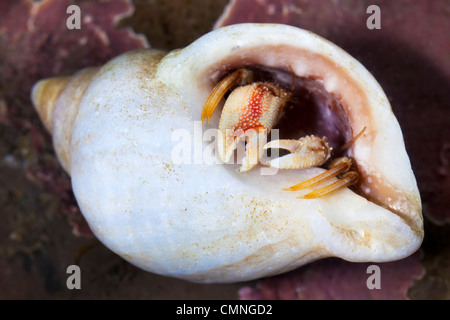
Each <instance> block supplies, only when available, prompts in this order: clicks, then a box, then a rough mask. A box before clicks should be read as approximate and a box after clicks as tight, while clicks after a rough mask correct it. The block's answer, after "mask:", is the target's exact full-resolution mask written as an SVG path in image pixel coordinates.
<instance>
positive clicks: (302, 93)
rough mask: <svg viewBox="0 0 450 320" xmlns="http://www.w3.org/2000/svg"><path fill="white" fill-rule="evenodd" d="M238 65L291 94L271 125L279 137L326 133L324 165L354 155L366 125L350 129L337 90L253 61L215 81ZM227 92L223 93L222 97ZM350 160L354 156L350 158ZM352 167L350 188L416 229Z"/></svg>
mask: <svg viewBox="0 0 450 320" xmlns="http://www.w3.org/2000/svg"><path fill="white" fill-rule="evenodd" d="M239 68H246V69H249V70H251V71H252V72H253V74H254V75H253V78H252V81H253V82H271V83H275V84H277V85H279V86H281V87H282V88H283V89H285V90H287V91H289V92H290V93H292V98H291V99H290V101H289V102H288V103H287V104H286V106H285V107H284V109H283V112H282V114H281V115H280V118H279V120H278V122H277V123H276V125H275V127H274V129H278V130H279V138H280V139H299V138H301V137H304V136H307V135H315V136H318V137H326V138H327V140H328V141H329V144H330V146H331V147H332V148H333V150H334V152H333V153H332V156H331V158H330V160H329V161H327V162H326V163H324V164H323V166H321V167H323V168H325V167H326V166H327V164H329V163H330V162H331V161H333V160H334V159H335V158H336V157H339V156H347V157H350V158H353V146H352V144H353V143H354V142H355V140H357V138H359V136H360V133H361V135H363V134H364V132H365V131H366V129H367V125H366V124H364V126H363V128H364V129H363V130H362V131H359V132H354V131H353V130H352V125H351V120H350V118H349V116H348V114H347V112H346V106H345V105H344V102H343V101H342V100H341V99H340V97H339V96H338V95H337V94H335V93H330V92H328V91H327V90H326V89H325V87H324V84H323V79H321V78H319V77H314V76H308V77H299V76H297V75H295V74H293V70H292V68H291V67H290V66H288V68H286V70H282V69H277V68H270V67H266V66H261V65H253V64H252V65H244V66H237V67H236V66H234V67H233V68H229V69H226V70H222V71H221V72H220V73H219V76H218V73H215V74H214V79H215V81H216V82H217V81H219V80H220V79H221V78H223V77H225V76H226V75H228V74H230V73H232V72H234V71H235V70H237V69H239ZM217 79H219V80H217ZM231 91H232V90H230V92H231ZM228 94H229V93H228ZM228 94H226V95H225V97H224V98H225V99H226V98H227V96H228ZM222 107H223V103H222V106H220V107H218V108H217V111H216V112H218V113H220V112H221V109H222ZM368 125H370V124H368ZM355 137H357V138H355ZM270 140H271V136H270V133H269V137H268V141H270ZM282 155H284V152H283V151H282V150H281V151H280V156H282ZM353 160H355V159H354V158H353ZM351 170H352V171H355V172H357V173H358V175H359V180H358V182H357V183H356V184H355V185H352V186H350V187H349V188H350V189H351V190H352V191H353V192H355V193H356V194H358V195H360V196H361V197H363V198H365V199H367V200H368V201H370V202H373V203H375V204H376V205H379V206H382V207H384V208H385V209H387V210H389V211H391V212H392V213H394V214H396V215H398V216H399V217H401V218H402V219H403V220H404V221H405V222H406V223H407V224H408V225H410V226H411V227H412V228H413V229H417V232H419V229H420V228H416V222H415V221H412V220H411V218H410V217H409V215H408V213H405V212H404V210H402V209H401V208H400V209H399V208H397V207H396V206H395V205H391V204H390V203H387V202H385V201H383V197H384V198H388V197H385V192H386V191H383V190H371V192H366V190H365V186H366V185H367V182H368V181H372V180H373V179H375V178H374V177H372V176H371V175H370V173H368V172H366V171H365V170H364V168H362V167H361V166H359V165H358V163H357V161H354V162H353V165H352V168H351ZM382 184H383V182H379V185H382ZM402 200H403V199H402ZM408 200H409V199H408ZM419 233H420V232H419Z"/></svg>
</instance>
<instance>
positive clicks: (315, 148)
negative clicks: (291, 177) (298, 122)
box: [264, 136, 332, 169]
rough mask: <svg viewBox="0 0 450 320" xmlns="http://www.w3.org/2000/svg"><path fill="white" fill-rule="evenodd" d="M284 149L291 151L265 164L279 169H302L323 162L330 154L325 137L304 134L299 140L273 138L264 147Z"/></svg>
mask: <svg viewBox="0 0 450 320" xmlns="http://www.w3.org/2000/svg"><path fill="white" fill-rule="evenodd" d="M269 148H278V149H285V150H288V151H290V152H291V153H290V154H288V155H285V156H282V157H279V158H276V159H273V160H270V161H268V162H267V163H266V165H268V166H270V167H274V168H279V169H303V168H309V167H317V166H320V165H322V164H324V163H325V162H326V161H327V160H328V159H329V158H330V155H331V150H332V149H331V148H330V146H329V145H328V142H327V140H326V138H325V137H324V138H319V137H316V136H306V137H303V138H301V139H299V140H273V141H270V142H269V143H267V144H266V145H265V146H264V149H269Z"/></svg>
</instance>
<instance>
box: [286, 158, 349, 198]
mask: <svg viewBox="0 0 450 320" xmlns="http://www.w3.org/2000/svg"><path fill="white" fill-rule="evenodd" d="M351 165H352V161H351V160H350V159H349V158H346V157H344V158H338V159H336V160H335V161H333V163H332V164H331V168H330V169H329V170H327V171H325V172H323V173H321V174H319V175H318V176H315V177H313V178H311V179H308V180H305V181H303V182H300V183H299V184H296V185H295V186H292V187H289V188H285V189H283V190H287V191H297V190H301V189H305V188H308V187H312V186H314V185H316V184H319V183H321V182H323V181H327V180H329V179H331V178H333V177H336V176H337V175H339V174H341V173H344V172H347V171H348V170H349V169H350V167H351Z"/></svg>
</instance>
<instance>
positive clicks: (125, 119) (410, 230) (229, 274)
mask: <svg viewBox="0 0 450 320" xmlns="http://www.w3.org/2000/svg"><path fill="white" fill-rule="evenodd" d="M32 100H33V103H34V105H35V107H36V109H37V111H38V113H39V115H40V117H41V119H42V121H43V123H44V125H45V126H46V127H47V128H48V130H49V131H50V132H51V134H52V137H53V143H54V147H55V152H56V154H57V156H58V158H59V160H60V162H61V165H62V166H63V168H64V169H65V170H66V171H67V172H68V173H69V174H70V176H71V180H72V187H73V191H74V194H75V197H76V199H77V202H78V204H79V207H80V209H81V211H82V213H83V215H84V217H85V218H86V220H87V222H88V223H89V225H90V227H91V229H92V231H93V232H94V234H95V235H96V236H97V237H98V239H99V240H101V241H102V242H103V243H104V244H105V245H106V246H107V247H108V248H110V249H111V250H113V251H114V252H116V253H117V254H118V255H120V256H121V257H123V258H124V259H126V260H127V261H129V262H130V263H132V264H134V265H136V266H138V267H140V268H143V269H145V270H148V271H151V272H154V273H158V274H163V275H167V276H172V277H177V278H182V279H186V280H190V281H196V282H236V281H244V280H250V279H256V278H261V277H266V276H270V275H275V274H279V273H282V272H286V271H289V270H292V269H294V268H297V267H299V266H301V265H304V264H306V263H308V262H311V261H314V260H317V259H321V258H325V257H339V258H342V259H345V260H348V261H353V262H362V261H371V262H384V261H393V260H397V259H402V258H404V257H406V256H408V255H410V254H412V253H413V252H414V251H416V250H417V249H418V248H419V246H420V244H421V242H422V239H423V222H422V215H421V201H420V195H419V192H418V189H417V184H416V181H415V178H414V174H413V172H412V170H411V165H410V162H409V159H408V156H407V153H406V150H405V146H404V142H403V137H402V132H401V130H400V126H399V124H398V122H397V120H396V118H395V116H394V114H393V112H392V110H391V108H390V105H389V102H388V99H387V98H386V95H385V94H384V92H383V90H382V89H381V87H380V85H379V84H378V83H377V82H376V80H375V79H374V78H373V77H372V75H371V74H370V73H369V72H368V71H367V70H366V69H365V68H364V67H363V66H362V65H361V64H360V63H359V62H358V61H356V60H355V59H354V58H352V57H351V56H350V55H348V54H347V53H346V52H344V51H343V50H342V49H340V48H338V47H337V46H336V45H334V44H332V43H330V42H329V41H327V40H325V39H323V38H321V37H319V36H317V35H315V34H313V33H311V32H308V31H306V30H302V29H298V28H294V27H289V26H285V25H274V24H239V25H233V26H228V27H224V28H219V29H217V30H214V31H212V32H210V33H208V34H206V35H204V36H202V37H201V38H199V39H198V40H196V41H195V42H193V43H192V44H191V45H189V46H188V47H186V48H184V49H180V50H175V51H172V52H170V53H167V52H163V51H159V50H155V49H145V50H137V51H131V52H128V53H125V54H123V55H121V56H119V57H116V58H114V59H113V60H111V61H110V62H108V63H106V64H105V65H104V66H101V67H93V68H88V69H85V70H81V71H79V72H78V73H76V74H74V75H73V76H71V77H56V78H50V79H44V80H41V81H39V82H38V83H37V84H36V85H35V86H34V88H33V92H32ZM253 102H254V103H253ZM266 109H267V110H266ZM269 109H270V110H269ZM202 120H203V121H202ZM208 130H217V132H218V135H217V137H215V136H211V135H207V134H206V133H207V131H208ZM227 131H229V135H228V136H227ZM277 132H278V136H276V133H277ZM240 145H244V147H245V148H244V151H245V152H244V153H243V154H242V155H241V158H240V160H241V161H240V163H238V161H236V162H233V161H228V160H229V158H230V157H231V158H233V159H234V158H235V157H236V158H237V157H239V155H238V153H235V152H234V148H235V147H236V148H238V147H239V146H240ZM211 146H212V147H213V148H210V147H211ZM284 149H286V150H287V151H286V150H284ZM211 150H217V153H215V152H211ZM276 152H280V153H283V152H285V153H286V154H279V155H275V157H272V153H274V154H275V153H276ZM269 153H270V155H269ZM180 158H181V159H183V161H178V160H177V159H180ZM342 158H343V159H342ZM186 159H187V160H186ZM206 159H213V160H220V161H206ZM348 159H351V163H350V161H348ZM238 160H239V159H238ZM288 167H289V168H291V169H282V168H288ZM263 169H268V170H272V169H274V171H271V174H262V171H263ZM344 175H345V176H344ZM311 179H312V180H311ZM299 183H300V186H298V184H299ZM286 188H287V189H289V190H291V191H287V190H285V189H286ZM293 189H295V190H296V191H292V190H293ZM297 189H298V190H297ZM298 197H300V198H298ZM361 276H362V277H363V278H364V279H365V277H366V275H361Z"/></svg>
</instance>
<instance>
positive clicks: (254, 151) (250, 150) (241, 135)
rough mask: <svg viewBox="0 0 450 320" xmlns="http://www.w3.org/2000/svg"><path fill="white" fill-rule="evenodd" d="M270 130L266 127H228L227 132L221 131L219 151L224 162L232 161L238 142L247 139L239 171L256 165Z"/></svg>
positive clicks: (244, 170)
mask: <svg viewBox="0 0 450 320" xmlns="http://www.w3.org/2000/svg"><path fill="white" fill-rule="evenodd" d="M267 133H268V130H267V129H265V128H260V129H257V130H255V129H249V130H247V131H245V132H244V131H243V130H236V131H235V130H232V129H227V130H226V131H225V134H224V133H223V132H221V131H219V136H218V142H217V145H218V152H219V156H220V158H221V159H222V161H223V162H225V163H227V162H229V161H230V159H231V157H232V155H233V153H234V150H235V149H236V148H237V145H238V143H239V142H240V141H241V140H243V139H245V142H246V148H245V155H244V157H243V158H242V165H241V167H240V168H239V169H238V171H239V172H247V171H249V170H250V169H252V168H253V167H254V166H256V165H257V164H258V162H259V159H261V157H262V155H263V153H264V148H263V147H264V145H265V144H266V142H267Z"/></svg>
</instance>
